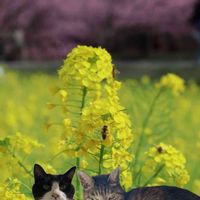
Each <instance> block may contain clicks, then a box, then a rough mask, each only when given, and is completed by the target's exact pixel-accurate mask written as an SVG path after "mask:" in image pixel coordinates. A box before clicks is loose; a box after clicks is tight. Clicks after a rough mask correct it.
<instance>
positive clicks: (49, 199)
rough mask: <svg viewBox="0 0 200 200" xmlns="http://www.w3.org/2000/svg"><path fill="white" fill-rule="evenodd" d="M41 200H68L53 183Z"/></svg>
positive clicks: (56, 184)
mask: <svg viewBox="0 0 200 200" xmlns="http://www.w3.org/2000/svg"><path fill="white" fill-rule="evenodd" d="M41 200H68V199H67V197H66V195H65V193H64V192H62V191H61V190H60V188H59V184H58V182H53V184H52V186H51V190H50V191H49V192H47V193H46V194H45V195H44V196H43V198H42V199H41Z"/></svg>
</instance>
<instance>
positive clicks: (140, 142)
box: [132, 88, 163, 180]
mask: <svg viewBox="0 0 200 200" xmlns="http://www.w3.org/2000/svg"><path fill="white" fill-rule="evenodd" d="M162 92H163V88H160V89H159V91H158V93H157V94H156V95H155V97H154V98H153V100H152V103H151V105H150V107H149V111H148V113H147V115H146V117H145V118H144V121H143V123H142V131H141V133H140V137H139V142H138V145H137V149H136V152H135V162H134V163H133V165H132V166H134V167H135V169H136V166H137V163H138V158H139V155H140V150H141V147H142V144H143V140H144V136H145V128H146V127H147V126H148V123H149V120H150V118H151V116H152V114H153V111H154V108H155V105H156V102H157V100H158V99H159V97H160V95H161V93H162ZM136 174H137V173H136ZM134 180H135V177H134Z"/></svg>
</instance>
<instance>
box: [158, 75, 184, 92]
mask: <svg viewBox="0 0 200 200" xmlns="http://www.w3.org/2000/svg"><path fill="white" fill-rule="evenodd" d="M184 82H185V81H184V80H183V79H182V78H181V77H179V76H177V75H176V74H173V73H168V74H167V75H165V76H162V77H161V79H160V82H159V83H158V86H159V87H166V88H170V89H171V90H172V92H173V94H174V95H176V96H177V95H179V94H180V93H181V92H183V91H184V90H185V85H184Z"/></svg>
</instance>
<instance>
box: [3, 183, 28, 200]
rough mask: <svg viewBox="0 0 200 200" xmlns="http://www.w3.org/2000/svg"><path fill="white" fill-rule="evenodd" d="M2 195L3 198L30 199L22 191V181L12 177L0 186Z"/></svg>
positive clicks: (9, 199)
mask: <svg viewBox="0 0 200 200" xmlns="http://www.w3.org/2000/svg"><path fill="white" fill-rule="evenodd" d="M0 196H1V199H3V200H13V199H15V200H30V199H31V198H29V197H27V196H25V195H24V194H22V193H21V191H20V182H19V181H18V180H17V179H12V180H11V179H10V180H9V181H7V182H5V183H4V184H2V185H1V186H0Z"/></svg>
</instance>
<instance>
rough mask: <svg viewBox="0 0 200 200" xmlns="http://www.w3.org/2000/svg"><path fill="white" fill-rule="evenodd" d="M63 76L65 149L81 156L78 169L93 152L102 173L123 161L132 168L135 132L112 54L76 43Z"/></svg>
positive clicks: (61, 77) (70, 153)
mask: <svg viewBox="0 0 200 200" xmlns="http://www.w3.org/2000/svg"><path fill="white" fill-rule="evenodd" d="M58 74H59V77H60V79H61V80H62V81H63V85H62V87H60V89H58V90H57V92H56V94H57V96H58V97H59V98H60V100H61V105H62V110H63V111H64V119H63V134H62V139H61V141H60V142H59V147H60V148H61V151H63V150H65V152H66V153H67V155H68V156H70V157H72V156H74V157H76V158H77V159H79V158H80V157H81V159H80V160H79V161H78V162H77V163H76V164H78V166H77V167H79V166H82V167H83V166H85V167H86V168H87V166H88V162H89V160H90V155H93V156H94V157H95V158H97V160H98V162H97V165H98V172H97V173H101V171H102V170H104V171H106V170H108V171H110V170H111V169H112V168H114V167H117V166H118V165H120V166H121V167H122V170H127V169H128V166H129V163H130V162H131V161H132V159H133V155H132V154H131V153H129V151H128V149H129V148H130V146H131V144H132V142H133V133H132V130H131V122H130V119H129V117H128V115H127V114H126V113H125V112H124V110H125V108H124V107H123V106H121V105H120V103H119V97H118V90H119V89H120V87H121V83H120V82H119V81H116V80H115V68H114V66H113V64H112V60H111V56H110V54H109V53H108V52H107V51H106V50H105V49H102V48H100V47H99V48H94V47H87V46H77V47H76V48H74V49H73V50H72V51H71V52H70V53H69V54H68V56H67V58H66V60H65V61H64V64H63V66H62V67H61V69H60V70H59V72H58ZM51 105H52V104H51ZM53 105H55V104H53ZM59 105H60V104H59ZM51 107H52V106H51ZM124 158H127V159H124ZM82 162H84V163H82ZM124 180H125V176H124Z"/></svg>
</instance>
